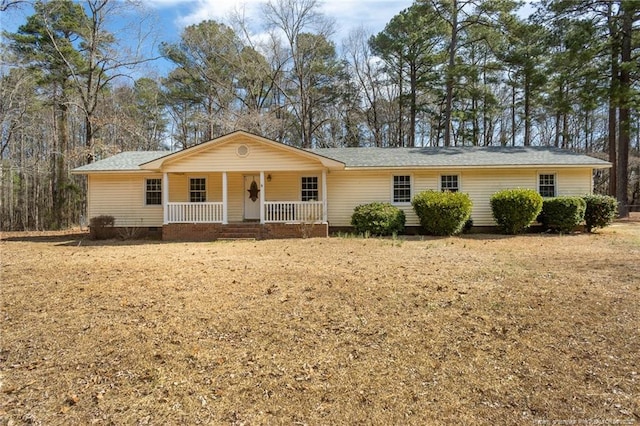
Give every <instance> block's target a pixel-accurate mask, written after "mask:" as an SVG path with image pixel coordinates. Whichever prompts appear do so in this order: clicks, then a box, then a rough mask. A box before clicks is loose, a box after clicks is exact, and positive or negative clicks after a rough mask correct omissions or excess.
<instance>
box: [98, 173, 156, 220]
mask: <svg viewBox="0 0 640 426" xmlns="http://www.w3.org/2000/svg"><path fill="white" fill-rule="evenodd" d="M147 178H153V179H162V175H161V174H153V173H150V174H104V175H98V174H93V175H89V176H88V187H89V188H88V189H89V190H88V199H87V216H88V217H89V219H91V218H92V217H96V216H101V215H109V216H113V217H114V218H115V226H162V215H163V212H162V206H161V205H154V206H147V205H146V204H145V189H146V188H145V179H147Z"/></svg>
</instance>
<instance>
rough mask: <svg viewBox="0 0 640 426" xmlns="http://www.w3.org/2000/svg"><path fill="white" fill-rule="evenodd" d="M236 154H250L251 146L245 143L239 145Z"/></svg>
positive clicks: (242, 155)
mask: <svg viewBox="0 0 640 426" xmlns="http://www.w3.org/2000/svg"><path fill="white" fill-rule="evenodd" d="M236 154H238V156H239V157H246V156H247V155H249V147H248V146H246V145H244V144H242V145H239V146H238V148H236Z"/></svg>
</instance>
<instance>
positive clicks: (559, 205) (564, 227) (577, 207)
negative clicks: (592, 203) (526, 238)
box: [538, 197, 587, 232]
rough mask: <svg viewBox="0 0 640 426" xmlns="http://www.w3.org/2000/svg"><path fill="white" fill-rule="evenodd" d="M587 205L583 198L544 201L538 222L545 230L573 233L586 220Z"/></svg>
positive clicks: (555, 198) (561, 198)
mask: <svg viewBox="0 0 640 426" xmlns="http://www.w3.org/2000/svg"><path fill="white" fill-rule="evenodd" d="M586 206H587V203H586V202H585V201H584V199H583V198H582V197H554V198H547V199H545V200H544V203H543V205H542V213H540V216H539V217H538V221H539V222H540V223H542V224H543V225H544V226H545V228H547V229H553V230H555V231H558V232H571V231H573V230H574V229H575V227H576V226H578V225H580V223H582V221H583V220H584V211H585V208H586Z"/></svg>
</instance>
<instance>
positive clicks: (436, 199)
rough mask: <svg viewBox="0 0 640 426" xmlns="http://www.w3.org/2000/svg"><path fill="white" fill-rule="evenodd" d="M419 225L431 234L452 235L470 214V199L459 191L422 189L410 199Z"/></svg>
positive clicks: (462, 225)
mask: <svg viewBox="0 0 640 426" xmlns="http://www.w3.org/2000/svg"><path fill="white" fill-rule="evenodd" d="M411 205H412V206H413V210H415V212H416V214H417V215H418V218H420V225H422V228H423V229H424V230H425V231H426V232H427V233H428V234H431V235H454V234H457V233H459V232H460V231H462V229H463V228H464V226H465V223H467V220H468V219H469V217H470V216H471V207H472V203H471V199H470V198H469V195H468V194H463V193H461V192H437V191H424V192H421V193H419V194H418V195H416V196H415V197H413V200H411Z"/></svg>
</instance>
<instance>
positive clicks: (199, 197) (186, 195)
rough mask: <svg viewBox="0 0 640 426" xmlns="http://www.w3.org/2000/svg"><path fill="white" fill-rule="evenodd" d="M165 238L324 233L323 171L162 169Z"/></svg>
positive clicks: (277, 235)
mask: <svg viewBox="0 0 640 426" xmlns="http://www.w3.org/2000/svg"><path fill="white" fill-rule="evenodd" d="M161 187H162V197H161V198H162V209H163V239H185V238H186V239H191V240H193V239H204V240H209V239H219V238H256V239H261V238H283V237H305V236H326V235H327V233H328V221H327V197H326V194H327V171H326V170H316V171H268V170H259V171H231V172H227V171H223V172H207V173H199V172H192V173H191V172H164V173H163V174H162V185H161Z"/></svg>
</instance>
